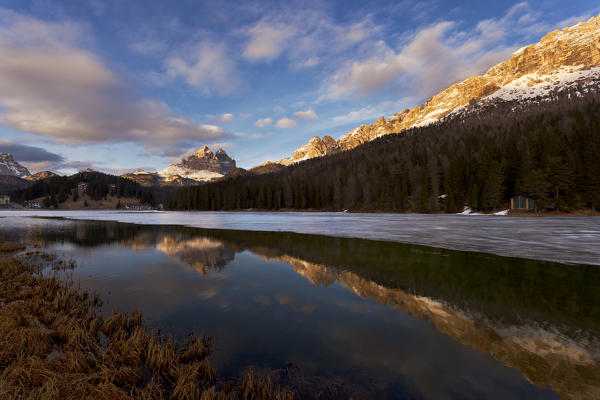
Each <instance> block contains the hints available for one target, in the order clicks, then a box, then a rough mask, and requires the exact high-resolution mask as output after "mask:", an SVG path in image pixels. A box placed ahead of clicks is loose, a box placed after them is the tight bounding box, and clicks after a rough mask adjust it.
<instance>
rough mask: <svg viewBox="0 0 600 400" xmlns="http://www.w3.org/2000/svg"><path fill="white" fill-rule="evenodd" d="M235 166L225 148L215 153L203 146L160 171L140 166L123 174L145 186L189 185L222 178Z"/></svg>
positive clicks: (124, 176)
mask: <svg viewBox="0 0 600 400" xmlns="http://www.w3.org/2000/svg"><path fill="white" fill-rule="evenodd" d="M235 168H236V163H235V160H234V159H232V158H231V157H229V155H227V153H226V152H225V150H223V149H218V150H217V152H216V153H213V152H212V151H211V150H210V149H209V148H208V146H202V147H201V148H199V149H198V150H197V151H196V152H194V153H193V154H192V155H190V156H189V157H187V158H184V159H182V160H181V162H179V163H177V164H171V165H169V166H168V167H166V168H164V169H162V170H160V171H158V172H147V171H145V170H143V169H140V168H138V169H136V170H134V171H132V172H131V173H128V174H124V175H121V176H122V177H123V178H127V179H131V180H134V181H136V182H138V183H140V184H142V185H144V186H157V185H160V186H189V185H194V184H198V183H203V182H208V181H210V180H213V179H218V178H221V177H222V176H224V175H226V174H227V173H229V172H231V171H233V170H234V169H235Z"/></svg>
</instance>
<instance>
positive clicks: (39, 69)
mask: <svg viewBox="0 0 600 400" xmlns="http://www.w3.org/2000/svg"><path fill="white" fill-rule="evenodd" d="M0 26H1V27H2V28H0V124H2V125H6V126H10V127H12V128H14V129H17V130H19V131H23V132H31V133H35V134H39V135H42V136H45V137H47V138H50V139H52V140H53V141H56V142H60V143H69V144H84V143H92V142H105V141H113V142H114V141H117V142H119V141H121V142H125V141H131V142H138V143H142V144H143V145H144V146H145V147H146V148H147V149H149V150H150V151H152V152H161V151H163V150H164V149H165V148H166V147H180V146H182V145H183V142H190V141H205V140H214V139H216V138H219V137H221V136H223V134H224V133H223V131H222V130H221V128H219V127H217V126H212V125H202V124H196V123H193V122H191V121H188V120H187V119H185V118H183V117H181V116H179V115H177V114H176V113H175V112H173V111H172V110H171V109H169V107H168V106H167V105H165V104H163V103H160V102H157V101H154V100H152V99H148V98H144V97H143V96H141V95H139V94H138V93H136V92H135V91H134V90H133V89H132V88H130V87H129V86H128V85H127V84H126V83H125V82H124V81H123V80H122V79H121V78H120V77H119V76H118V75H117V74H115V73H114V72H113V71H111V70H110V69H109V68H108V67H107V66H106V65H105V64H104V63H103V62H102V61H101V60H100V59H99V58H98V57H96V56H95V55H94V54H93V53H91V52H90V51H87V50H85V49H84V48H82V47H81V43H80V37H81V36H82V35H83V33H84V30H83V29H82V28H81V27H79V26H78V25H77V24H74V23H72V22H68V21H67V22H64V23H48V22H43V21H40V20H37V19H34V18H31V17H28V16H25V15H21V14H18V13H15V12H12V11H6V10H1V9H0ZM83 36H84V35H83Z"/></svg>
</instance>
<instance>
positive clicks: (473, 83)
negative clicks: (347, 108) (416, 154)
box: [279, 16, 600, 165]
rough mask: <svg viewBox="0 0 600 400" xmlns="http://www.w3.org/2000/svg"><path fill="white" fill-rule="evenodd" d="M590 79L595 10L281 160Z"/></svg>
mask: <svg viewBox="0 0 600 400" xmlns="http://www.w3.org/2000/svg"><path fill="white" fill-rule="evenodd" d="M589 80H595V81H599V80H600V16H598V17H594V18H592V19H590V20H589V21H586V22H582V23H579V24H577V25H575V26H573V27H570V28H565V29H563V30H557V31H554V32H551V33H549V34H547V35H546V36H545V37H544V38H542V40H541V41H540V42H539V43H536V44H532V45H530V46H527V47H524V48H523V49H520V50H518V51H517V52H515V53H514V54H513V55H512V56H511V57H510V58H509V60H508V61H506V62H502V63H500V64H498V65H496V66H494V67H492V68H491V69H490V70H489V71H488V72H487V73H486V74H485V75H483V76H473V77H470V78H468V79H466V80H464V81H462V82H460V83H456V84H454V85H452V86H450V87H449V88H448V89H446V90H444V91H442V92H440V93H438V94H436V95H435V96H433V97H432V98H431V99H430V100H428V101H427V102H425V103H424V104H422V105H421V106H415V107H413V108H412V109H406V110H404V111H401V112H399V113H396V114H395V115H393V116H392V117H390V118H389V119H388V120H386V119H385V118H384V117H381V118H380V119H378V120H377V121H376V122H375V123H373V124H371V125H362V126H360V127H358V128H356V129H353V130H352V131H350V132H349V133H348V134H347V135H345V136H343V137H342V138H341V139H340V140H338V141H337V142H335V140H333V139H332V138H331V137H330V136H325V137H324V138H323V140H322V142H323V143H324V142H325V140H326V138H329V139H331V140H329V139H327V144H326V145H323V144H321V140H320V138H319V137H316V136H315V137H313V138H312V139H311V140H310V142H309V143H308V144H307V145H305V146H301V147H300V148H298V150H296V151H295V152H294V153H293V154H292V156H291V157H290V158H285V159H283V160H280V161H279V163H281V164H283V165H290V164H293V163H296V162H299V161H304V160H307V159H310V158H314V157H321V156H324V155H327V154H332V153H335V152H338V151H344V150H350V149H353V148H355V147H357V146H359V145H360V144H362V143H365V142H368V141H371V140H373V139H375V138H377V137H379V136H382V135H387V134H390V133H400V132H402V131H404V130H407V129H410V128H413V127H417V126H425V125H428V124H431V123H435V122H437V121H439V120H440V119H441V118H443V117H445V116H447V115H449V114H451V113H453V112H455V111H457V110H458V109H460V108H461V107H463V106H465V105H467V104H468V103H469V102H470V101H472V100H475V101H476V100H480V99H485V98H490V99H499V100H519V99H522V98H531V97H536V96H544V95H547V94H549V93H552V92H553V91H556V90H557V89H559V88H561V87H565V86H571V85H573V84H577V83H581V82H586V81H589Z"/></svg>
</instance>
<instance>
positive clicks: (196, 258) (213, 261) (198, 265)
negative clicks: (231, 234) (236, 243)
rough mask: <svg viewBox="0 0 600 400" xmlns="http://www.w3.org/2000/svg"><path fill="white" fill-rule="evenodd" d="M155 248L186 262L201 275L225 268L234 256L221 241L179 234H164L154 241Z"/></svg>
mask: <svg viewBox="0 0 600 400" xmlns="http://www.w3.org/2000/svg"><path fill="white" fill-rule="evenodd" d="M156 248H157V249H158V250H160V251H162V252H163V253H165V254H168V255H170V256H172V257H175V258H177V259H179V260H180V261H182V262H184V263H186V264H188V265H189V266H191V267H192V268H194V269H195V270H196V271H197V272H198V273H200V274H202V275H205V274H207V273H208V272H209V271H211V270H221V269H223V268H225V266H226V265H227V264H229V263H230V262H231V261H233V259H234V257H235V252H234V251H233V250H231V249H230V248H229V247H226V246H225V245H224V244H223V242H220V241H217V240H213V239H206V238H194V239H186V238H185V237H182V236H181V235H164V236H163V237H162V240H160V241H158V242H157V243H156Z"/></svg>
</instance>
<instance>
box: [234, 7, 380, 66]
mask: <svg viewBox="0 0 600 400" xmlns="http://www.w3.org/2000/svg"><path fill="white" fill-rule="evenodd" d="M379 31H380V27H378V26H377V25H375V24H374V23H373V22H372V18H371V16H369V15H367V16H365V17H363V18H362V19H360V20H358V21H351V22H346V23H339V22H337V21H335V20H333V19H332V18H331V17H330V16H329V15H328V14H327V13H326V12H324V11H320V10H317V9H314V8H311V9H308V8H303V9H297V8H295V7H293V6H292V7H289V8H287V9H286V10H284V11H281V10H278V11H276V12H275V11H273V12H271V13H267V14H266V15H265V16H263V18H262V19H261V20H260V21H258V22H257V23H254V24H253V25H251V26H250V27H248V28H245V29H243V30H242V35H244V36H246V37H247V38H248V41H247V43H246V45H245V48H244V51H243V56H244V58H246V59H249V60H253V61H271V60H273V59H276V58H278V57H282V56H284V57H286V58H288V59H289V61H290V63H291V65H292V66H293V67H296V68H310V67H314V66H316V65H318V64H321V63H323V62H326V61H328V60H332V59H335V58H336V57H337V56H338V55H340V54H342V53H343V52H344V51H346V50H348V49H350V48H352V47H353V46H355V45H357V44H360V43H363V42H364V41H366V40H368V39H370V38H371V37H372V36H373V35H374V34H375V33H377V32H379Z"/></svg>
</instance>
